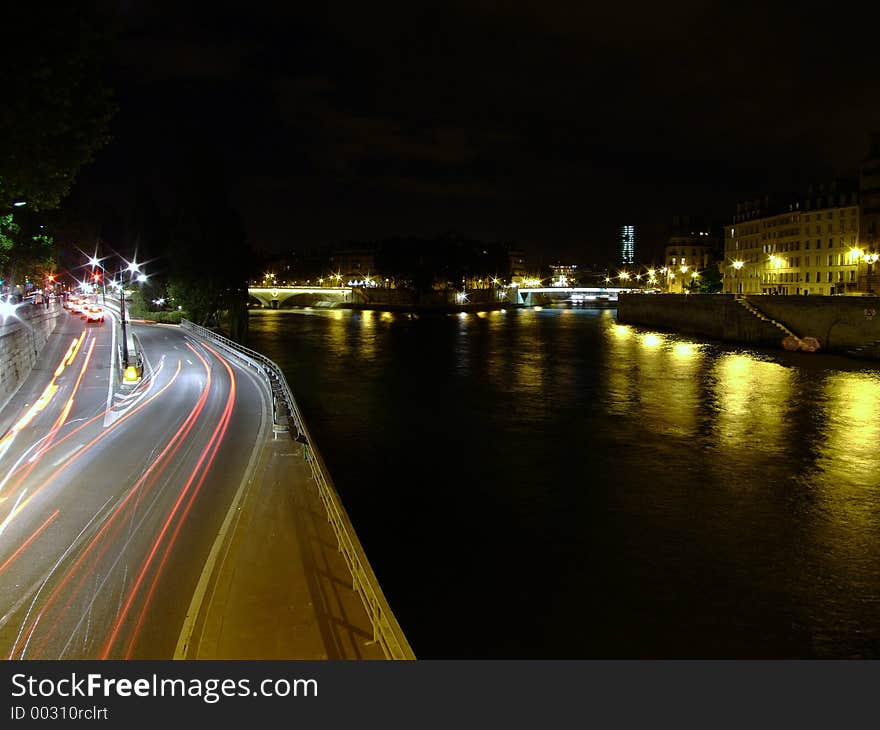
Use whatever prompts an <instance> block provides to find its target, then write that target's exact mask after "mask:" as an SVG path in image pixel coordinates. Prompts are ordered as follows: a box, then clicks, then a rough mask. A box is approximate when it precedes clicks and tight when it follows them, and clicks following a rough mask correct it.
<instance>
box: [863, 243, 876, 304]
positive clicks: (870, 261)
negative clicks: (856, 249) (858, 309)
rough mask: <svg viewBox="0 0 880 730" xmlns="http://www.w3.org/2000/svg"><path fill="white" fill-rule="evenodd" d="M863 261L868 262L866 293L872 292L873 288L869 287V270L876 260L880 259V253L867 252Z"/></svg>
mask: <svg viewBox="0 0 880 730" xmlns="http://www.w3.org/2000/svg"><path fill="white" fill-rule="evenodd" d="M864 259H865V263H867V264H868V294H873V290H872V289H871V270H872V269H873V267H874V264H876V263H877V260H878V259H880V253H867V254H865V255H864Z"/></svg>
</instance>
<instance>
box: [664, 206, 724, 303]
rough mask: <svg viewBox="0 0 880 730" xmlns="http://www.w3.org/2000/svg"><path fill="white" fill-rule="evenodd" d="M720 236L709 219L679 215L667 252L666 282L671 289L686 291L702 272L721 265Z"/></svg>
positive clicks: (673, 227) (665, 259)
mask: <svg viewBox="0 0 880 730" xmlns="http://www.w3.org/2000/svg"><path fill="white" fill-rule="evenodd" d="M718 251H719V246H718V238H717V236H715V235H713V233H712V226H711V224H710V223H709V222H708V221H705V220H703V219H700V218H693V219H692V218H689V217H687V216H681V217H679V216H676V217H675V218H673V220H672V230H671V233H670V236H669V241H668V242H667V244H666V247H665V248H664V251H663V267H662V269H661V272H662V274H663V281H664V282H665V289H666V291H668V292H674V293H682V292H684V291H686V290H687V289H688V287H689V286H690V284H691V283H692V281H693V279H694V278H695V277H697V276H700V272H705V271H706V269H708V268H709V267H712V266H716V265H717V258H718Z"/></svg>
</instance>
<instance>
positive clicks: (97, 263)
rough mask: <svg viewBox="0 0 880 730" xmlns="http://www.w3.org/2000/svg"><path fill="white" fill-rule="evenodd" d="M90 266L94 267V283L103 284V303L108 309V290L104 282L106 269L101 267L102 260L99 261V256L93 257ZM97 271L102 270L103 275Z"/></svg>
mask: <svg viewBox="0 0 880 730" xmlns="http://www.w3.org/2000/svg"><path fill="white" fill-rule="evenodd" d="M89 264H91V266H92V281H93V282H95V281H100V282H101V303H102V305H103V306H104V307H106V306H107V290H106V288H105V282H104V279H105V273H106V272H105V270H104V267H103V266H101V259H99V258H98V257H97V256H92V258H90V259H89ZM95 269H100V270H101V273H100V274H98V273H96V272H95Z"/></svg>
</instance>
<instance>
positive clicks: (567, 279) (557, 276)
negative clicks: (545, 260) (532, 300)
mask: <svg viewBox="0 0 880 730" xmlns="http://www.w3.org/2000/svg"><path fill="white" fill-rule="evenodd" d="M550 271H551V272H553V275H552V278H551V282H550V285H551V286H574V285H575V284H576V283H577V276H578V274H577V266H574V265H566V264H554V265H552V266H551V267H550Z"/></svg>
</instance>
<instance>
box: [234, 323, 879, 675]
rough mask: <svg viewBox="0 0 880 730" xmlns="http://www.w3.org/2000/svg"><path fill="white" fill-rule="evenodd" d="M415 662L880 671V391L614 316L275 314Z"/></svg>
mask: <svg viewBox="0 0 880 730" xmlns="http://www.w3.org/2000/svg"><path fill="white" fill-rule="evenodd" d="M250 328H251V340H250V346H252V347H253V348H254V349H256V350H259V351H260V352H263V353H264V354H266V355H267V356H268V357H270V358H272V359H273V360H275V361H276V362H277V363H278V364H279V365H280V366H281V368H282V369H283V370H284V372H285V374H286V376H287V378H288V380H289V382H290V385H291V388H292V389H293V391H294V394H295V396H296V397H297V400H298V401H299V403H300V406H301V407H302V409H303V412H304V414H305V417H306V420H307V422H308V424H309V427H310V429H311V431H312V433H313V436H314V437H315V439H316V441H317V442H318V444H319V446H320V449H321V452H322V454H323V456H324V458H325V460H326V462H327V464H328V466H329V469H330V472H331V474H332V476H333V479H334V481H335V483H336V488H337V491H338V492H339V494H340V496H341V497H342V500H343V502H344V504H345V506H346V509H347V510H348V512H349V515H350V517H351V519H352V522H353V523H354V525H355V527H356V529H357V532H358V535H359V537H360V539H361V542H362V544H363V546H364V548H365V550H366V553H367V556H368V557H369V559H370V562H371V564H372V566H373V568H374V570H375V572H376V574H377V576H378V578H379V581H380V583H381V585H382V588H383V590H384V591H385V594H386V596H387V598H388V600H389V602H390V604H391V607H392V609H393V610H394V612H395V615H396V616H397V618H398V620H399V622H400V623H401V625H402V627H403V629H404V632H405V633H406V635H407V638H408V639H409V641H410V643H411V645H412V647H413V650H414V651H415V652H416V655H417V656H419V657H420V658H582V659H589V658H770V657H778V658H810V657H821V658H830V657H835V658H848V657H863V658H880V370H878V368H877V367H876V366H874V365H873V364H870V363H864V362H859V361H852V360H848V359H845V358H842V357H834V356H829V355H821V354H806V353H788V352H785V351H783V350H780V351H760V350H748V349H745V348H741V347H735V346H730V345H725V344H718V343H706V342H699V341H693V340H689V339H687V338H684V337H679V336H675V335H670V334H664V333H659V332H652V331H649V330H643V329H639V328H634V327H629V326H624V325H619V324H617V322H616V319H615V311H614V310H607V309H606V310H596V309H592V310H591V309H572V308H544V309H540V308H536V309H520V310H509V311H506V312H483V313H478V314H475V313H469V314H450V315H430V316H415V315H413V316H411V315H409V314H401V313H389V312H374V311H361V312H358V311H349V310H320V309H315V310H309V309H306V310H291V311H269V310H259V311H254V312H252V314H251V322H250Z"/></svg>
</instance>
